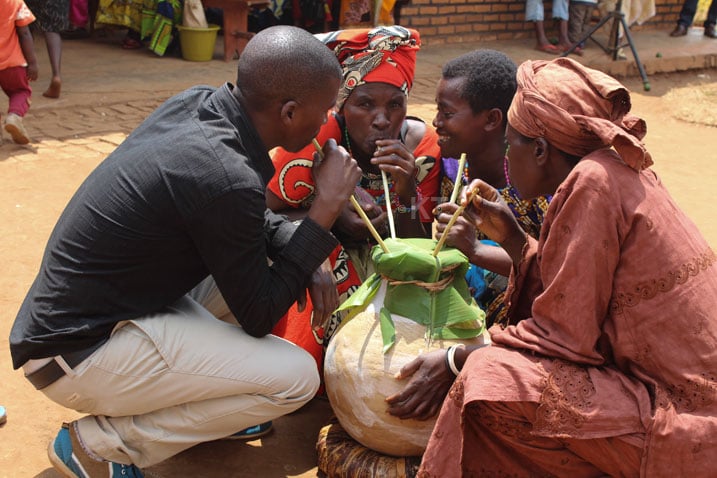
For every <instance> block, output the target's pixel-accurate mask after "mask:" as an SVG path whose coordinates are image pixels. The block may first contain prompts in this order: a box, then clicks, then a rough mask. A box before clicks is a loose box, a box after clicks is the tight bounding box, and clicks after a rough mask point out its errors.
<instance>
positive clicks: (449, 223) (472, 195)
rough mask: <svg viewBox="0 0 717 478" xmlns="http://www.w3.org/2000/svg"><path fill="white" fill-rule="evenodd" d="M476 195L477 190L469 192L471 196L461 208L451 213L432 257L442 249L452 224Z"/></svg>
mask: <svg viewBox="0 0 717 478" xmlns="http://www.w3.org/2000/svg"><path fill="white" fill-rule="evenodd" d="M476 194H478V188H475V189H474V190H473V191H471V194H470V195H469V196H468V198H467V199H466V203H465V205H463V206H460V207H459V208H458V209H456V212H454V213H453V215H452V216H451V219H450V220H449V221H448V224H446V228H445V229H444V230H443V235H442V236H441V239H440V240H439V241H438V244H436V248H435V249H433V257H436V256H437V255H438V253H439V252H440V251H441V249H442V248H443V244H444V243H445V242H446V238H447V237H448V231H449V230H450V229H451V227H453V224H455V222H456V221H457V220H458V217H459V216H460V215H461V214H463V211H465V209H466V206H468V205H469V204H470V203H472V202H473V199H474V198H475V197H476Z"/></svg>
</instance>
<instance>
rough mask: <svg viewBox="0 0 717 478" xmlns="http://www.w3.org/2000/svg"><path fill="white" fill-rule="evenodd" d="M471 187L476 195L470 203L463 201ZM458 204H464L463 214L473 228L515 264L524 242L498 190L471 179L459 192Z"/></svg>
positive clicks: (522, 232) (523, 237)
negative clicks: (471, 223)
mask: <svg viewBox="0 0 717 478" xmlns="http://www.w3.org/2000/svg"><path fill="white" fill-rule="evenodd" d="M474 190H477V194H476V195H475V197H474V198H473V201H472V202H471V203H470V204H466V201H467V199H468V198H469V197H470V195H471V193H472V192H473V191H474ZM461 204H465V205H466V208H465V212H464V214H465V216H466V217H468V218H469V219H470V220H471V221H472V222H473V224H475V227H477V228H478V229H480V230H481V232H483V234H485V235H486V236H488V238H490V239H492V240H493V241H495V242H497V243H498V244H500V245H501V246H502V247H503V249H505V250H506V251H507V252H508V254H509V255H510V257H511V259H512V260H513V263H514V264H517V263H518V262H519V261H520V257H521V255H522V250H523V246H524V245H525V242H526V237H525V232H524V231H523V229H522V228H521V227H520V224H519V223H518V220H517V219H516V218H515V215H514V214H513V212H512V211H511V210H510V208H509V207H508V205H507V204H506V203H505V201H503V199H502V198H501V197H500V195H499V194H498V191H496V190H495V188H493V187H492V186H491V185H490V184H488V183H486V182H484V181H481V180H480V179H475V180H473V181H472V182H471V183H470V184H469V185H468V187H467V188H464V190H463V192H462V193H461Z"/></svg>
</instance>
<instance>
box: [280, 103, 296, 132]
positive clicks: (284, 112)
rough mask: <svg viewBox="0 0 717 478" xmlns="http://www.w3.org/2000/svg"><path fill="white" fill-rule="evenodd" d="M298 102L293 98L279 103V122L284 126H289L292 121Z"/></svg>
mask: <svg viewBox="0 0 717 478" xmlns="http://www.w3.org/2000/svg"><path fill="white" fill-rule="evenodd" d="M298 107H299V104H298V103H297V102H296V101H294V100H288V101H286V102H285V103H284V104H283V105H281V122H282V124H283V125H284V126H289V125H290V124H291V123H292V121H294V116H295V114H296V109H297V108H298Z"/></svg>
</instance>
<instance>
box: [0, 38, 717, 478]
mask: <svg viewBox="0 0 717 478" xmlns="http://www.w3.org/2000/svg"><path fill="white" fill-rule="evenodd" d="M707 41H709V40H707ZM472 47H475V45H473V46H471V45H466V46H464V47H462V48H463V51H468V50H469V49H471V48H472ZM482 47H486V45H482ZM487 47H491V48H498V49H500V48H499V47H500V45H487ZM37 52H38V57H39V59H40V62H41V65H40V67H41V74H43V77H42V79H41V80H40V81H39V82H38V83H37V84H36V86H35V90H36V93H35V95H34V104H33V107H32V109H31V112H30V114H29V115H28V117H27V119H26V122H27V125H28V128H29V129H30V133H31V135H32V136H33V138H34V142H33V143H32V144H31V145H29V146H27V147H20V146H17V145H14V144H11V143H8V138H7V136H5V137H6V139H5V144H4V145H1V146H0V224H2V229H0V231H2V235H1V236H0V257H1V258H2V262H3V263H4V264H5V266H4V267H3V270H5V272H4V273H3V274H2V275H1V276H0V337H8V334H9V330H10V326H11V324H12V321H13V319H14V317H15V314H16V312H17V309H18V307H19V305H20V303H21V301H22V299H23V297H24V295H25V293H26V291H27V289H28V287H29V285H30V283H31V282H32V280H33V278H34V276H35V274H36V272H37V268H38V264H39V262H40V258H41V255H42V252H43V249H44V246H45V242H46V240H47V237H48V235H49V233H50V231H51V229H52V227H53V225H54V223H55V221H56V219H57V217H58V215H59V213H60V212H61V211H62V209H63V207H64V205H65V204H66V202H67V201H68V200H69V198H70V196H71V195H72V193H73V192H74V190H75V189H76V188H77V186H78V185H79V183H80V182H81V181H82V180H83V179H84V177H85V176H86V175H87V174H88V173H89V172H90V171H91V170H92V169H93V168H94V167H95V166H96V165H97V163H98V162H99V161H101V160H102V158H104V157H105V156H106V155H107V154H108V153H109V152H110V151H112V149H113V148H114V147H115V146H116V145H117V144H119V143H120V142H121V141H122V140H123V139H124V138H125V137H126V135H127V134H128V133H129V132H130V131H131V130H132V128H133V127H134V126H135V125H136V124H138V122H139V121H141V119H142V118H143V117H144V116H146V114H147V113H148V112H150V111H151V110H152V109H154V108H155V107H156V106H157V105H158V104H159V103H160V102H161V101H162V100H164V99H165V98H166V97H168V96H169V95H170V94H172V93H174V92H178V91H180V90H181V89H183V88H185V87H186V86H189V85H191V84H197V83H209V84H215V85H218V84H220V83H221V82H222V81H225V80H230V81H231V80H232V79H233V77H234V71H235V64H225V63H223V62H220V61H216V60H215V61H212V62H210V63H206V64H203V65H187V64H186V62H184V63H183V62H182V60H181V59H177V58H162V59H158V58H152V57H150V56H149V55H145V54H144V52H126V51H121V50H120V49H119V48H117V47H116V44H115V43H114V39H112V38H108V39H100V40H97V41H95V42H93V43H88V44H85V45H79V44H76V43H70V42H66V49H65V59H64V61H65V66H64V71H65V72H66V73H65V94H63V98H61V99H60V100H48V99H45V98H42V97H41V96H40V93H41V92H42V91H43V89H44V87H45V86H46V83H47V78H48V76H47V74H48V73H47V72H48V66H47V60H46V54H45V51H44V45H42V43H41V41H38V43H37ZM431 52H432V53H431ZM458 53H460V51H456V50H455V49H453V50H450V51H448V50H444V51H443V52H441V51H440V50H438V49H427V53H426V54H425V55H424V54H423V52H422V53H421V55H419V64H420V65H419V66H420V68H419V69H418V75H419V78H420V81H417V85H416V88H415V90H414V92H413V93H412V96H411V100H410V108H409V111H410V112H411V113H412V114H414V115H417V116H420V117H423V118H425V119H427V120H429V121H430V120H431V118H432V115H433V113H434V110H435V108H434V106H433V94H434V92H433V85H435V81H436V79H437V77H438V75H439V72H440V70H439V69H438V68H437V65H440V64H441V63H442V61H444V60H445V59H447V58H450V57H452V56H454V54H458ZM527 54H531V53H530V52H529V51H528V52H522V53H520V54H516V58H514V59H515V60H516V61H520V60H522V59H523V58H521V57H520V55H527ZM133 55H134V56H133ZM431 55H433V56H431ZM424 59H425V63H421V62H422V61H424ZM650 80H651V85H652V89H651V91H649V92H645V91H643V89H642V84H641V82H640V81H639V78H629V79H626V80H624V82H625V84H626V85H627V86H628V87H629V88H630V89H631V90H632V91H633V92H634V93H633V112H634V113H636V114H637V115H639V116H641V117H643V118H645V119H646V121H647V124H648V136H647V138H646V144H647V146H648V149H649V150H650V151H651V152H652V155H653V158H654V161H655V166H654V169H655V170H656V171H657V172H658V174H659V175H660V176H661V177H662V179H663V180H664V182H665V184H666V185H667V187H668V188H669V190H670V191H671V192H672V194H673V196H674V197H675V199H676V201H677V203H678V204H679V205H680V206H681V207H682V208H684V209H685V210H686V211H687V213H688V215H689V216H690V217H691V218H692V219H693V220H694V221H695V222H696V223H697V225H698V226H699V227H700V229H701V231H702V232H703V234H704V235H705V236H706V237H707V239H708V241H709V242H710V243H711V244H712V246H713V248H714V247H717V221H715V218H716V215H715V211H714V206H713V204H712V201H711V199H712V194H713V191H714V189H713V188H714V187H715V185H717V166H716V165H715V162H716V161H717V155H716V154H715V144H717V128H716V126H717V119H715V111H717V70H715V69H711V70H700V71H690V72H683V73H673V74H661V75H655V76H652V77H651V78H650ZM6 106H7V102H6V98H4V97H2V98H0V111H1V112H2V113H3V114H4V112H5V111H6ZM0 383H1V384H2V386H1V387H0V404H2V405H4V406H5V407H6V408H7V412H8V421H7V423H6V424H5V425H3V426H0V477H22V478H25V477H42V478H51V477H56V476H59V475H57V474H56V473H55V472H54V471H53V469H52V468H51V466H50V464H49V462H48V460H47V458H46V453H45V449H46V446H47V443H48V442H49V441H50V440H51V439H52V438H53V437H54V435H55V434H56V433H57V429H58V427H59V425H60V423H61V422H62V421H69V420H72V419H74V418H76V417H77V414H75V413H74V412H72V411H68V410H65V409H63V408H61V407H59V406H57V405H55V404H54V403H52V402H50V401H49V400H47V399H46V398H45V397H44V396H43V395H42V394H41V393H38V392H36V391H35V390H34V389H33V388H32V386H31V385H30V384H29V383H28V382H27V381H25V380H24V378H23V377H22V374H21V372H18V371H13V370H12V366H11V362H10V356H9V351H8V344H7V340H6V339H3V340H0ZM330 414H331V410H330V407H329V405H328V403H327V402H326V401H324V400H321V399H315V400H314V401H313V402H312V403H310V404H309V405H308V406H307V407H305V408H304V409H302V410H300V411H298V412H296V413H295V414H292V415H290V416H287V417H283V418H281V419H279V420H277V421H276V422H275V431H274V433H272V434H271V435H269V436H267V437H265V438H264V439H260V440H255V441H252V442H248V443H242V442H226V441H224V442H213V443H206V444H203V445H200V446H197V447H195V448H193V449H191V450H188V451H186V452H184V453H182V454H180V455H179V456H177V457H174V458H172V459H171V460H168V461H167V462H166V463H163V464H160V465H157V466H155V467H152V468H151V469H150V470H149V473H150V475H151V476H163V477H169V476H187V477H229V476H231V477H250V476H251V477H267V478H274V477H276V478H279V477H311V476H316V474H317V470H316V454H315V448H314V445H315V442H316V436H317V432H318V430H319V428H320V427H321V426H322V425H324V424H325V423H326V422H327V420H328V417H329V416H330Z"/></svg>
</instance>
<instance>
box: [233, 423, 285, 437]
mask: <svg viewBox="0 0 717 478" xmlns="http://www.w3.org/2000/svg"><path fill="white" fill-rule="evenodd" d="M273 428H274V425H272V423H271V422H264V423H260V424H258V425H254V426H253V427H249V428H245V429H244V430H241V431H238V432H236V433H234V434H233V435H229V436H228V437H226V438H225V440H253V439H254V438H259V437H262V436H264V435H266V434H267V433H269V432H271V430H272V429H273Z"/></svg>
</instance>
